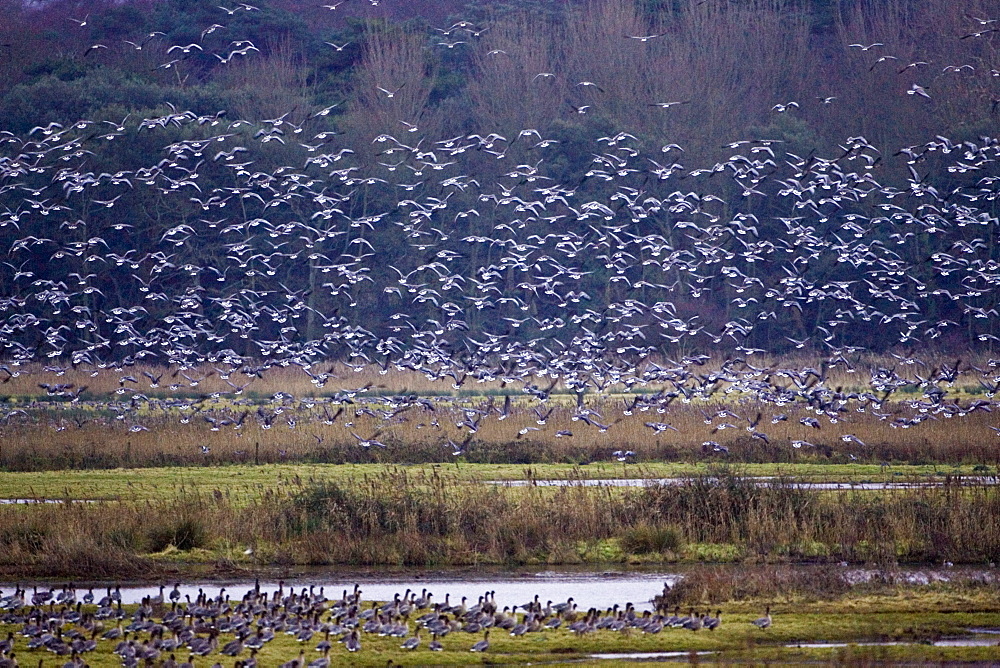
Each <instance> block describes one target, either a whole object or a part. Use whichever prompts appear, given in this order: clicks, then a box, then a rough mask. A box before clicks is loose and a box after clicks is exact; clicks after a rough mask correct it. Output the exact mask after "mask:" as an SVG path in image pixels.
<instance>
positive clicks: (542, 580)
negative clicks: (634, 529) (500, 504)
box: [0, 570, 680, 610]
mask: <svg viewBox="0 0 1000 668" xmlns="http://www.w3.org/2000/svg"><path fill="white" fill-rule="evenodd" d="M679 577H680V576H679V574H678V573H663V572H655V573H636V572H630V573H618V572H572V571H541V572H510V571H505V572H490V571H472V572H468V571H463V572H455V571H451V572H449V571H435V572H419V573H418V572H407V573H401V574H387V573H385V572H381V573H380V572H370V571H367V572H353V573H352V572H349V571H347V572H345V571H343V570H340V571H335V572H331V571H325V572H323V573H312V574H308V575H303V576H298V577H290V578H287V579H285V580H284V587H285V591H289V590H290V589H292V588H295V589H300V588H303V587H313V588H314V589H315V590H318V589H319V588H320V587H323V589H324V594H325V595H326V596H327V597H328V598H339V597H340V596H341V594H342V593H343V591H344V590H345V589H346V590H348V591H351V590H353V589H354V585H355V584H358V585H360V586H361V591H362V598H363V599H364V600H368V601H374V600H377V601H387V600H392V598H393V597H394V596H395V595H396V594H399V595H400V596H402V595H403V593H404V592H405V591H406V590H407V589H409V590H410V591H415V592H417V594H420V593H421V592H422V591H423V590H424V589H427V591H429V592H431V593H432V594H433V595H434V598H433V601H435V602H438V601H443V600H444V598H445V595H446V594H447V595H449V596H450V600H451V603H453V604H454V603H458V602H459V601H461V599H462V597H465V598H466V599H468V600H469V601H470V605H471V603H475V602H476V601H478V600H479V597H480V596H482V595H483V594H484V593H485V592H487V591H494V592H496V594H495V597H496V600H497V603H498V604H499V605H500V607H501V608H502V607H503V606H505V605H509V606H514V605H518V606H520V605H522V604H527V603H529V602H531V601H533V600H534V597H535V595H536V594H537V595H538V599H539V601H541V603H542V605H545V603H546V602H547V601H553V602H560V601H565V600H567V599H569V598H571V597H572V598H573V599H574V601H575V602H576V603H577V605H578V607H580V608H583V609H584V610H586V609H588V608H591V607H596V608H600V609H605V608H610V607H612V606H614V605H620V606H624V605H625V604H626V603H633V604H634V605H635V607H636V608H637V609H638V610H651V609H652V605H651V603H650V600H651V599H652V598H653V596H655V595H656V594H659V593H661V592H662V591H663V585H664V584H670V585H673V584H675V583H676V582H677V580H678V578H679ZM164 584H166V585H167V586H166V592H167V593H169V592H170V590H171V589H173V586H174V583H173V582H165V583H164ZM47 586H48V585H46V587H47ZM109 586H110V587H114V586H115V584H114V583H99V584H95V585H93V589H94V592H95V594H96V595H98V597H100V595H101V594H102V592H104V591H105V590H106V589H107V587H109ZM254 586H255V583H254V581H253V580H242V581H236V582H192V583H186V584H185V583H181V584H180V586H179V587H178V589H179V591H180V592H181V600H185V597H187V596H190V597H191V599H192V600H193V599H195V598H196V597H197V596H198V593H199V592H201V591H204V593H206V594H208V595H209V596H212V597H214V596H218V595H219V594H220V592H222V593H223V595H224V596H228V597H229V598H230V599H236V600H239V599H240V598H242V597H243V595H244V594H246V593H247V592H248V591H250V590H252V589H253V588H254ZM278 586H279V581H278V580H276V579H268V580H266V581H264V580H262V581H261V582H260V588H261V590H262V591H267V592H273V591H275V590H277V589H278ZM13 587H14V585H13V584H11V585H6V586H3V585H0V591H2V590H6V589H8V588H9V589H13ZM223 588H224V591H223ZM29 589H30V586H29ZM86 589H87V587H80V586H78V588H77V596H78V597H79V596H82V595H83V593H85V592H86ZM159 593H160V588H159V586H156V585H153V586H150V585H137V586H122V587H121V594H122V602H124V603H126V604H127V603H138V602H140V601H141V600H142V599H143V598H144V597H146V596H156V595H158V594H159Z"/></svg>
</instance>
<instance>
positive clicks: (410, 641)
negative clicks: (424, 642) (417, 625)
mask: <svg viewBox="0 0 1000 668" xmlns="http://www.w3.org/2000/svg"><path fill="white" fill-rule="evenodd" d="M399 647H400V648H401V649H408V650H414V649H416V648H418V647H420V629H417V630H416V631H414V632H413V635H412V636H410V637H409V638H407V639H406V642H404V643H403V644H402V645H400V646H399Z"/></svg>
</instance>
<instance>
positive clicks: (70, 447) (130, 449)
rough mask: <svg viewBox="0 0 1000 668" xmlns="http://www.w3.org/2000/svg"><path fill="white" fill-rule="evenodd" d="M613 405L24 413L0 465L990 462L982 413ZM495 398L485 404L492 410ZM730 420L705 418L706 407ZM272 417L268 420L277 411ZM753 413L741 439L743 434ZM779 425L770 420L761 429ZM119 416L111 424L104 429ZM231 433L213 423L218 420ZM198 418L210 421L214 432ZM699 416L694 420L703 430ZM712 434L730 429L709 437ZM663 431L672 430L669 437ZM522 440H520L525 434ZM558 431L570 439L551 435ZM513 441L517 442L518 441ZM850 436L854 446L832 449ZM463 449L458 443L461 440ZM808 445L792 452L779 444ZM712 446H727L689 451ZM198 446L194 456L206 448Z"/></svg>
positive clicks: (57, 408)
mask: <svg viewBox="0 0 1000 668" xmlns="http://www.w3.org/2000/svg"><path fill="white" fill-rule="evenodd" d="M625 401H626V399H622V398H608V397H604V398H594V399H592V400H590V401H588V402H587V406H588V407H589V408H592V409H594V410H596V411H598V413H600V415H601V416H602V417H599V418H595V420H597V421H598V422H601V421H603V423H604V424H607V425H608V426H609V428H608V429H607V431H602V430H600V429H599V428H597V427H594V426H592V425H588V424H586V423H585V422H584V421H582V420H574V419H573V417H574V412H575V411H574V406H575V404H574V403H573V401H571V400H569V399H568V398H565V397H559V396H556V397H554V398H553V399H552V400H551V401H550V402H548V404H547V406H546V407H544V411H546V412H547V411H548V410H549V409H552V410H551V414H550V415H548V417H547V419H546V420H545V424H539V416H538V414H537V413H536V412H535V411H534V410H533V408H534V407H536V406H537V404H536V403H535V402H534V401H533V400H531V399H527V398H518V399H517V400H515V401H514V402H513V403H512V410H511V413H510V415H509V417H508V418H507V419H505V420H502V421H501V420H498V419H497V416H496V415H495V414H494V415H489V416H486V417H483V418H482V420H481V421H480V422H479V427H478V431H476V433H475V434H472V435H471V438H470V434H469V427H468V426H467V425H461V426H460V423H462V422H463V421H465V420H466V417H467V415H468V414H467V413H466V412H465V409H470V408H475V409H478V410H481V411H482V410H487V409H488V407H489V405H490V403H489V401H488V399H487V398H483V397H479V398H464V399H456V400H455V401H452V402H435V404H436V407H435V409H434V410H433V411H430V410H425V409H411V410H409V411H406V412H404V413H401V414H399V415H396V416H395V417H392V418H389V419H388V420H387V419H385V418H384V416H383V414H381V413H379V411H380V410H383V409H385V404H384V403H382V402H380V401H379V400H377V399H370V400H364V401H359V403H357V404H352V405H348V406H346V407H345V410H344V411H343V413H342V414H340V415H339V416H338V417H337V418H336V419H335V420H333V421H330V420H329V418H330V416H331V414H332V413H335V412H336V410H337V408H336V407H332V406H327V405H324V404H320V405H315V404H311V403H304V402H292V403H286V404H284V405H281V404H280V403H276V402H271V403H268V404H265V405H263V406H260V405H252V406H239V405H235V404H232V403H231V402H224V401H222V400H218V399H217V400H211V399H209V400H206V401H203V402H200V403H198V404H197V406H196V407H195V408H183V409H182V408H154V407H150V406H149V405H144V406H143V407H141V408H139V409H138V410H136V411H135V413H134V414H133V415H131V416H125V415H124V414H123V413H122V412H117V413H116V412H114V411H111V410H107V409H106V408H102V407H101V406H99V405H91V404H80V405H73V404H70V403H62V404H48V405H45V406H40V407H35V408H32V409H30V410H29V411H28V412H27V415H18V416H16V417H14V418H11V419H10V420H8V421H7V423H6V424H2V425H0V437H2V441H0V468H3V469H7V470H47V469H60V468H114V467H146V466H171V465H206V464H219V463H232V462H251V463H274V462H283V461H290V462H292V461H294V462H303V461H304V462H321V463H363V462H408V463H420V462H449V461H454V460H455V458H456V455H454V454H453V453H454V452H455V451H456V450H455V444H464V445H465V448H464V449H463V450H462V452H461V455H460V456H461V457H462V458H463V461H469V462H484V463H515V464H530V463H545V462H563V463H574V462H593V461H606V460H608V459H610V458H611V455H612V453H613V452H614V451H615V450H632V451H633V452H635V453H636V458H637V459H638V460H640V461H654V460H664V461H677V460H717V461H734V462H791V461H806V462H808V461H817V462H847V461H854V460H855V459H856V460H858V461H862V462H880V461H888V462H908V463H927V462H948V463H976V464H979V463H982V464H1000V449H998V448H997V447H996V444H997V434H996V432H994V431H993V430H991V427H993V426H994V423H995V418H994V417H993V416H992V414H991V413H989V412H986V411H975V412H972V413H969V414H967V415H965V416H964V417H958V416H956V417H950V418H949V417H946V416H945V415H943V414H942V415H932V417H931V418H930V419H925V420H924V421H923V422H922V423H920V424H918V425H916V426H912V427H907V428H904V427H901V426H899V422H898V420H909V419H912V418H913V417H915V416H918V415H921V413H920V411H919V410H918V409H915V408H913V407H912V406H909V405H906V404H903V403H900V402H892V403H887V404H886V405H885V406H883V408H882V411H883V415H884V416H885V415H887V416H888V417H878V416H875V415H872V414H871V413H870V412H858V411H855V410H853V408H854V407H855V405H854V402H849V403H848V409H849V411H848V412H843V413H841V414H840V416H839V417H838V418H837V422H836V423H835V424H834V423H832V421H831V420H830V419H829V418H828V417H825V416H819V417H818V419H819V421H820V423H821V424H822V426H821V428H819V429H815V428H812V427H808V426H805V425H803V424H801V423H800V422H799V420H800V418H808V417H817V416H816V415H815V414H814V413H813V412H811V411H809V410H807V409H806V407H805V406H802V405H795V406H786V407H776V406H773V405H771V404H767V403H764V402H760V401H756V400H752V399H748V398H742V399H740V398H735V397H733V398H731V399H730V400H728V401H701V400H695V401H692V402H691V403H689V404H685V403H681V402H679V401H675V402H674V403H673V404H671V405H670V407H669V408H668V409H667V410H666V411H665V412H662V413H660V412H657V411H656V410H654V409H650V410H648V411H647V412H641V411H636V412H635V413H634V414H633V415H631V416H625V415H623V414H622V409H623V408H624V405H625ZM497 403H502V401H501V402H495V403H494V404H493V405H494V406H495V405H496V404H497ZM723 410H726V411H731V412H732V413H733V414H735V415H736V416H738V417H733V416H732V415H726V416H724V417H719V416H718V415H719V412H720V411H723ZM277 411H281V412H280V413H278V412H277ZM262 412H263V413H265V414H267V415H269V416H272V417H273V419H272V421H271V425H270V426H269V427H268V425H267V424H266V423H265V422H263V421H262V420H261V418H260V414H261V413H262ZM758 414H760V421H759V423H758V424H757V426H756V428H755V429H756V431H758V432H762V433H764V434H765V435H766V437H767V439H768V441H767V442H765V441H764V440H761V439H758V438H754V437H753V436H752V434H751V431H750V430H749V429H748V428H749V427H750V425H751V422H752V421H753V420H755V419H756V417H757V415H758ZM782 415H783V416H785V417H786V418H787V419H784V420H782V421H780V422H778V423H776V424H773V423H772V420H773V419H774V418H776V417H778V416H782ZM118 418H122V419H118ZM241 418H242V420H243V424H242V425H241V426H239V427H237V426H235V425H223V426H219V425H218V422H219V421H222V420H226V419H229V420H237V421H238V420H240V419H241ZM209 420H215V421H216V423H217V424H216V425H212V424H210V422H209ZM706 420H708V423H706ZM657 422H658V423H665V424H669V425H670V426H671V427H672V428H673V429H668V430H665V431H662V432H660V433H657V432H655V431H654V429H653V428H651V427H649V426H647V424H646V423H657ZM722 425H732V426H731V427H727V428H722V429H720V428H719V427H720V426H722ZM674 429H676V431H674ZM528 430H530V431H528ZM560 431H569V432H571V433H572V436H559V435H558V432H560ZM521 432H525V433H523V434H522V433H521ZM848 434H849V435H853V436H856V437H857V438H858V439H860V440H861V441H862V442H863V443H864V445H861V444H859V443H857V442H845V441H844V440H843V436H844V435H848ZM373 436H377V438H378V440H379V441H380V442H382V443H384V444H385V445H386V446H387V447H386V448H380V447H377V446H376V447H362V446H360V445H359V441H358V439H369V438H372V437H373ZM467 439H468V440H467ZM797 440H802V441H808V442H809V443H812V444H813V445H815V446H817V447H809V446H802V447H800V448H795V447H793V446H792V442H793V441H797ZM707 441H714V442H715V443H718V444H719V445H721V446H724V447H725V448H726V449H728V453H725V452H722V451H717V450H716V449H715V447H714V446H712V445H709V446H705V445H703V444H704V443H705V442H707ZM206 448H207V452H206Z"/></svg>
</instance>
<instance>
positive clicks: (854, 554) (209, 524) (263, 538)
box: [0, 472, 1000, 577]
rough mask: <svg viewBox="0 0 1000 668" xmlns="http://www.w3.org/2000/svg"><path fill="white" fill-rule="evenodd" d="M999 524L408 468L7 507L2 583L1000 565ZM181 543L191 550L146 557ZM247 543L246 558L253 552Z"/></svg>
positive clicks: (785, 496) (741, 495)
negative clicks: (168, 574) (5, 579)
mask: <svg viewBox="0 0 1000 668" xmlns="http://www.w3.org/2000/svg"><path fill="white" fill-rule="evenodd" d="M997 516H1000V490H997V489H996V488H991V487H985V486H971V487H970V486H962V487H959V486H955V485H947V484H946V485H945V486H943V487H940V488H928V489H920V490H907V491H895V492H882V493H879V494H871V493H841V494H830V493H822V492H815V491H808V490H802V489H796V488H795V487H793V486H791V485H789V484H786V483H784V482H782V481H775V482H774V483H773V484H770V485H767V486H763V487H761V486H759V485H758V484H757V483H756V482H754V481H752V480H749V479H746V478H742V477H739V476H732V475H726V474H722V475H721V476H711V477H706V476H702V477H694V478H691V479H689V480H688V481H686V482H685V483H684V484H682V485H679V486H664V487H661V486H652V487H645V488H638V489H625V490H623V489H610V488H606V487H583V486H571V487H563V488H556V489H553V488H547V489H541V488H533V487H528V488H522V489H516V490H514V489H503V488H498V487H495V486H487V485H475V484H468V483H467V482H460V481H456V480H454V479H450V478H448V477H447V476H441V475H437V474H431V475H428V476H422V477H420V478H419V479H415V478H413V477H411V476H408V475H406V474H405V473H403V472H400V473H395V474H386V475H380V476H372V477H365V478H362V479H359V480H358V481H356V482H354V483H353V484H339V485H338V484H335V483H315V482H314V483H308V482H300V484H299V485H298V488H297V490H296V491H293V492H291V493H289V492H288V491H287V490H286V491H277V490H275V491H273V492H271V491H266V492H265V493H264V494H263V495H262V496H261V497H260V498H257V499H252V500H248V499H245V498H244V499H239V500H238V502H237V500H236V499H232V498H228V497H227V495H226V494H224V493H221V492H220V493H215V494H192V495H190V496H189V497H187V498H186V499H185V500H182V501H176V500H171V501H162V502H158V501H145V502H139V503H134V502H129V501H120V502H117V501H116V502H107V503H96V504H55V505H37V506H31V507H24V506H20V507H10V506H7V507H0V571H6V572H7V573H8V574H11V573H13V574H25V575H29V574H31V575H38V576H41V575H49V576H77V577H79V576H83V575H87V576H92V577H110V576H114V577H125V576H127V575H136V576H138V575H142V574H144V573H152V572H154V571H155V570H156V569H155V567H154V564H158V565H159V567H161V568H162V567H164V565H165V564H166V565H169V564H170V563H172V562H171V561H170V559H177V558H179V557H181V558H183V559H189V560H193V561H201V562H205V561H208V562H211V563H216V564H221V565H226V564H228V565H230V566H232V565H235V564H242V565H244V566H248V565H258V566H263V565H292V564H317V565H320V564H344V565H375V564H389V565H412V566H429V565H452V564H456V565H457V564H477V563H504V564H523V563H553V564H559V563H580V562H583V561H606V560H629V559H633V558H640V559H643V560H653V561H657V560H664V559H667V560H669V559H676V558H686V559H698V558H699V556H701V557H702V558H704V556H705V555H711V554H716V555H717V554H726V555H727V557H726V558H729V559H736V560H742V561H748V562H754V561H761V560H799V559H818V560H821V561H822V560H831V561H839V560H843V559H846V560H849V561H861V562H870V563H878V564H891V563H895V562H896V561H897V560H899V561H907V562H925V563H940V562H941V561H942V560H950V561H953V562H956V563H988V562H996V561H997V560H998V559H1000V525H998V524H997V523H996V522H993V521H991V520H990V518H994V517H997ZM170 546H174V547H175V548H178V549H179V550H181V552H179V553H174V555H173V556H172V557H170V558H169V559H168V557H167V556H166V555H160V557H156V558H154V557H153V556H151V555H152V554H153V553H157V552H160V551H163V550H166V549H169V551H171V552H172V551H173V548H171V547H170ZM706 546H709V547H711V546H716V547H715V548H712V549H711V550H709V551H707V552H706V549H707V548H706ZM248 547H249V548H251V549H252V550H253V554H252V555H251V556H246V555H244V554H243V551H244V549H246V548H248ZM722 547H725V549H722ZM185 551H186V552H185ZM637 555H641V556H637ZM709 558H711V557H709Z"/></svg>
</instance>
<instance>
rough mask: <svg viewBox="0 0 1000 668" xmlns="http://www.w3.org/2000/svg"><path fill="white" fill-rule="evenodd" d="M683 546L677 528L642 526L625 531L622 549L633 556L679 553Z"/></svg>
mask: <svg viewBox="0 0 1000 668" xmlns="http://www.w3.org/2000/svg"><path fill="white" fill-rule="evenodd" d="M682 545H683V540H682V537H681V532H680V529H678V528H677V527H675V526H657V525H651V524H640V525H638V526H634V527H632V528H630V529H628V530H626V531H625V533H624V534H622V537H621V547H622V549H623V550H625V551H626V552H631V553H633V554H649V553H651V552H677V551H678V550H679V549H680V548H681V546H682Z"/></svg>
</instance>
